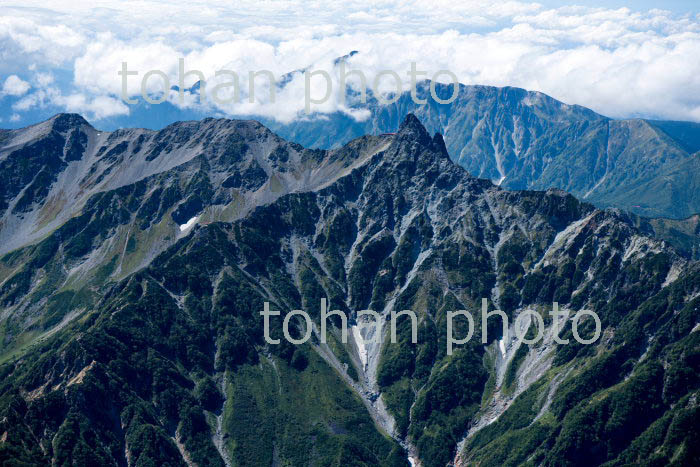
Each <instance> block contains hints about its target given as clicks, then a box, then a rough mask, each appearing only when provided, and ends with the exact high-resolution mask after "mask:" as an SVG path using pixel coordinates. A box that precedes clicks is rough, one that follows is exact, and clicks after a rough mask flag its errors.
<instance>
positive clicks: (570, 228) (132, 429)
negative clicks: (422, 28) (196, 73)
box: [0, 115, 700, 467]
mask: <svg viewBox="0 0 700 467" xmlns="http://www.w3.org/2000/svg"><path fill="white" fill-rule="evenodd" d="M65 119H68V120H70V122H72V123H71V124H70V125H67V126H68V127H69V128H68V129H65V130H64V131H61V130H60V129H56V128H55V127H56V125H57V123H56V122H59V123H58V126H59V128H60V127H61V123H60V122H61V121H63V120H65ZM70 122H69V123H70ZM44 127H50V128H51V130H50V131H48V132H47V133H46V134H49V135H51V134H52V132H55V133H58V134H59V135H61V136H60V138H63V139H64V143H63V145H60V144H57V146H56V147H57V148H58V147H59V146H60V147H61V148H63V149H62V152H60V153H56V154H54V153H53V152H51V153H52V154H54V155H55V157H56V160H60V161H61V162H60V163H59V162H56V163H55V165H56V167H58V168H57V169H56V170H55V172H58V173H59V174H63V173H67V172H66V171H67V170H75V172H72V173H80V174H81V176H73V177H68V178H66V180H67V181H66V182H65V183H62V182H61V181H60V180H61V177H64V175H58V176H56V178H55V179H54V181H53V182H52V183H49V184H48V186H49V188H46V189H45V190H44V191H45V192H46V193H58V192H60V191H61V190H63V191H64V192H66V193H72V195H71V196H72V197H73V199H76V200H79V199H84V201H83V202H81V203H79V204H76V205H75V206H73V205H72V204H70V203H67V204H66V205H65V206H63V207H61V208H60V209H58V208H57V209H54V211H52V214H51V215H50V216H48V218H47V222H49V223H51V222H54V223H55V224H52V225H54V227H53V229H52V230H50V233H48V235H47V236H44V237H41V236H42V234H44V231H41V230H40V229H41V226H40V225H38V224H37V223H36V221H35V219H36V218H38V214H31V213H34V212H41V210H42V209H44V208H43V206H44V205H46V204H47V203H49V202H50V199H51V196H50V195H39V196H38V197H35V198H33V199H34V201H33V202H32V203H30V204H28V205H27V206H29V207H30V209H29V210H27V211H25V215H24V217H21V216H20V215H19V214H18V213H16V212H15V210H14V208H13V206H16V205H17V204H18V202H17V201H16V200H17V199H18V197H20V196H22V195H20V194H19V193H20V192H26V191H27V190H26V189H25V188H24V187H26V186H28V184H30V183H31V181H26V180H29V177H24V178H22V180H24V181H20V182H16V183H15V185H14V186H19V187H21V188H19V189H16V188H13V189H12V190H10V189H6V191H5V193H6V194H5V198H4V199H5V200H6V202H7V205H8V207H7V208H6V211H5V217H4V218H3V219H12V222H13V224H12V225H16V226H21V229H24V230H22V231H23V232H27V236H28V237H31V235H35V237H31V238H35V239H37V241H36V242H34V243H31V244H27V245H24V246H22V247H21V248H20V249H17V250H13V251H11V252H9V253H7V254H6V255H5V256H3V257H2V259H0V273H2V276H0V280H2V282H1V283H0V298H1V299H2V303H3V316H2V319H3V339H4V341H3V345H4V348H3V357H2V358H3V360H4V363H3V365H2V367H0V368H1V371H2V376H3V378H2V380H3V382H2V386H0V387H1V389H0V393H1V394H2V398H1V399H0V411H1V416H0V419H1V421H0V435H1V438H0V439H1V441H0V452H2V453H3V457H4V458H8V459H14V460H16V461H23V462H28V463H46V462H57V463H61V464H62V463H90V462H92V463H99V464H102V465H104V464H119V465H141V464H148V463H155V464H165V463H168V464H170V465H176V464H177V465H182V464H190V465H194V464H197V465H305V464H307V463H309V461H311V462H312V463H315V464H317V465H407V463H408V461H409V460H410V462H412V463H413V464H416V465H424V466H441V467H442V466H445V465H447V464H456V465H465V464H468V463H480V464H482V465H503V464H520V463H528V462H529V463H533V464H546V465H562V464H581V463H586V464H587V465H590V464H591V463H593V464H602V463H605V462H611V463H613V464H624V463H639V462H641V461H649V460H651V461H654V462H659V463H669V462H677V463H681V464H682V463H692V462H693V461H694V460H697V459H698V455H699V454H698V451H697V446H698V443H697V441H698V431H697V427H696V426H695V425H696V424H695V423H694V422H693V421H694V420H695V418H696V417H697V410H698V409H697V395H698V394H697V393H698V385H699V384H700V381H698V365H700V358H699V357H698V356H699V355H700V353H699V350H700V349H699V348H698V344H699V343H700V341H699V339H700V333H698V332H697V330H698V326H697V323H698V321H699V316H698V315H699V313H698V307H699V306H700V270H698V267H697V265H696V264H695V263H693V262H689V261H688V260H687V259H685V258H684V257H682V256H680V255H679V254H677V253H676V251H675V250H674V248H673V247H671V246H669V245H668V244H667V243H665V242H664V241H661V240H657V239H654V238H652V237H649V236H647V235H645V234H644V233H643V232H644V230H639V229H638V226H639V223H638V222H635V221H634V219H633V218H631V217H630V216H627V215H624V214H621V213H619V212H616V211H600V210H597V209H595V208H594V207H593V206H592V205H589V204H586V203H582V202H580V201H578V200H576V198H574V197H573V196H571V195H569V194H566V193H564V192H562V191H557V190H550V191H547V192H537V191H507V190H505V189H503V188H502V187H499V186H497V185H495V184H494V183H492V182H491V181H488V180H484V179H479V178H476V177H473V176H471V175H470V174H469V173H468V172H467V171H465V170H464V169H463V168H461V167H459V166H458V165H456V164H455V163H453V162H452V160H451V159H450V157H449V154H448V150H447V147H446V144H445V141H444V140H443V137H442V136H441V135H439V134H436V135H434V136H431V135H430V134H429V133H428V132H427V131H426V129H425V128H424V127H423V126H422V124H421V123H420V122H419V121H418V119H417V118H416V117H415V116H413V115H409V116H407V117H406V118H405V119H404V120H403V122H402V123H401V125H400V128H399V130H398V133H397V134H396V135H388V136H379V137H363V138H360V139H357V140H354V141H352V142H351V143H349V144H348V145H346V146H344V147H342V148H339V149H337V150H332V151H321V150H307V149H304V148H302V147H300V146H298V145H294V144H290V143H287V142H285V141H284V140H281V139H280V138H278V137H276V136H275V135H274V134H272V133H271V132H270V131H269V130H267V129H265V128H264V127H262V126H261V125H260V124H257V123H254V122H235V121H228V120H205V121H202V122H187V123H182V124H177V125H173V126H171V127H168V128H166V129H165V130H163V131H162V132H158V133H154V132H146V131H144V130H123V131H119V132H115V133H111V134H105V133H100V134H98V133H99V132H97V131H96V130H93V129H91V128H89V127H88V126H86V125H85V124H84V122H82V121H80V120H79V119H77V117H66V116H63V117H59V118H57V119H55V120H54V121H52V122H47V123H46V124H45V125H44ZM44 127H41V128H44ZM76 128H77V130H76ZM24 131H25V132H27V131H29V130H24ZM32 131H34V132H35V133H36V131H38V130H32ZM42 131H43V130H42ZM76 131H80V132H81V133H84V134H86V135H87V136H86V138H82V137H80V138H78V140H85V139H86V140H87V143H85V146H84V147H85V151H83V153H82V155H81V157H77V156H76V157H75V159H76V160H72V159H73V158H69V157H67V152H66V150H65V147H66V145H67V144H68V143H67V141H69V140H70V139H71V136H70V135H72V134H73V133H75V132H76ZM24 134H25V133H17V134H14V133H13V134H11V135H10V136H8V138H9V139H8V140H9V141H10V143H8V147H11V148H13V150H12V151H9V150H3V153H2V154H3V155H2V158H1V159H0V161H3V162H4V161H7V160H11V159H12V158H13V157H14V158H15V159H13V160H21V159H19V156H17V155H16V154H15V153H16V151H19V150H22V148H23V147H24V146H22V144H23V142H24V141H28V140H30V139H31V138H28V137H25V136H22V138H24V139H22V138H20V135H24ZM26 134H28V133H26ZM43 134H45V133H42V135H43ZM53 138H57V139H58V138H59V137H58V136H54V137H53ZM44 139H45V137H44V136H42V137H41V138H39V139H38V141H43V140H44ZM91 141H99V143H94V142H91ZM32 144H37V143H32ZM41 144H43V143H41ZM103 147H104V149H102V148H103ZM115 148H120V149H115ZM47 152H50V151H48V150H47ZM13 154H15V156H13ZM108 154H109V155H108ZM68 159H71V160H68ZM41 161H42V163H43V161H44V159H41ZM71 167H76V169H71ZM92 167H95V169H94V170H91V169H90V168H92ZM78 169H80V170H78ZM39 170H41V169H39ZM71 181H72V183H74V184H78V185H79V187H80V188H75V187H73V186H72V184H71V183H70V182H71ZM129 181H131V182H129ZM15 192H16V193H15ZM13 193H15V194H14V195H13ZM81 196H82V197H84V198H80V197H81ZM6 225H9V224H6ZM3 228H5V227H3ZM17 228H20V227H17ZM7 235H8V238H10V237H11V238H14V235H13V234H7ZM39 238H43V239H41V240H38V239H39ZM321 299H326V300H327V301H328V303H329V305H330V308H331V309H338V310H342V311H345V312H346V313H347V316H348V318H349V320H348V321H349V322H348V326H349V327H350V332H349V335H350V338H349V340H348V342H347V343H343V342H342V337H341V330H340V327H341V323H340V321H339V320H335V321H334V322H333V325H332V326H331V328H330V335H329V338H328V341H327V342H325V343H323V342H322V341H321V339H320V336H319V331H320V309H319V307H320V303H321ZM482 299H486V300H487V302H488V304H489V309H494V308H500V309H501V310H503V311H504V312H505V313H506V314H507V315H508V316H509V318H511V320H510V322H511V327H510V329H509V330H508V332H507V333H506V334H505V335H503V333H502V330H501V326H500V323H499V322H498V321H497V320H495V319H493V320H491V321H489V322H488V325H487V331H488V336H489V339H488V342H487V343H486V344H485V345H484V344H481V343H480V342H479V337H480V336H481V332H482V323H481V321H480V319H476V320H475V328H474V336H476V337H475V338H473V339H471V340H470V341H469V342H468V343H467V344H465V345H461V346H458V347H457V348H456V351H455V352H454V353H453V354H451V355H448V354H447V352H446V339H447V336H446V319H447V318H446V317H447V312H448V311H454V310H469V311H472V312H473V314H474V315H475V316H477V317H478V312H479V309H480V307H481V305H482ZM265 301H267V302H270V304H271V305H270V307H271V308H272V309H273V310H280V311H281V312H282V314H283V315H284V314H285V313H286V312H288V311H290V310H294V309H302V310H305V311H307V312H308V313H309V314H310V315H311V317H312V321H313V324H312V337H311V339H310V340H309V341H308V342H307V343H306V344H303V345H300V346H295V345H293V344H290V343H288V342H287V341H286V340H285V339H284V338H283V337H282V329H281V327H282V318H281V317H280V318H279V319H272V320H271V323H272V330H271V332H272V336H273V337H276V338H280V340H281V342H280V344H277V345H273V344H268V343H266V342H265V340H264V339H263V321H262V318H261V317H260V315H259V312H260V311H261V310H262V309H263V302H265ZM553 302H557V303H558V306H559V308H560V309H561V310H562V311H563V313H564V317H563V318H561V321H560V322H559V324H560V325H561V328H562V331H561V333H560V335H561V337H562V338H568V339H569V340H570V344H569V345H561V344H556V343H555V342H554V341H553V335H552V332H551V329H552V327H551V324H552V319H551V317H550V316H549V311H550V310H551V307H552V303H553ZM363 309H372V310H375V311H377V312H378V313H379V314H380V315H381V316H382V318H383V319H382V320H380V326H379V331H380V332H379V334H380V335H381V336H383V338H384V342H383V343H381V344H377V343H374V342H371V341H368V340H366V339H364V338H363V337H371V336H372V333H376V329H374V328H373V326H369V327H367V326H364V324H366V323H363V321H358V319H357V312H358V311H359V310H363ZM408 309H410V310H413V311H414V312H415V313H416V314H417V316H418V340H417V343H412V342H411V326H410V320H409V319H408V318H402V319H399V320H398V323H397V338H398V339H397V343H390V342H387V341H388V340H389V339H388V337H389V335H390V325H389V321H387V320H388V319H389V318H390V316H391V311H392V310H396V311H400V310H408ZM582 309H589V310H593V311H595V312H596V313H597V314H598V316H599V317H600V321H601V329H602V334H601V338H600V339H599V340H598V341H596V342H595V343H594V344H593V345H581V344H576V343H575V342H574V340H573V335H572V331H573V330H572V325H571V321H572V318H573V315H574V313H575V312H577V311H579V310H582ZM525 310H533V311H535V312H536V313H538V314H540V315H541V316H542V317H543V322H544V323H545V325H546V326H545V328H546V329H545V332H544V336H543V339H542V340H541V341H540V342H538V343H536V344H525V343H523V342H521V341H520V340H519V339H517V338H515V336H516V333H515V331H516V329H515V326H516V324H514V323H515V318H517V317H518V316H521V315H523V316H525V315H524V314H523V313H524V311H525ZM518 323H519V324H518V326H520V328H519V329H518V331H522V332H523V333H525V334H527V335H531V334H532V333H534V332H535V326H534V325H533V319H532V318H531V317H530V318H528V319H520V320H519V321H518ZM593 325H594V323H593V320H591V319H587V320H583V321H582V323H581V324H580V326H579V329H580V331H581V332H582V333H583V334H585V335H586V336H589V335H590V334H591V333H592V331H593V328H594V326H593ZM304 328H305V325H304V322H303V321H302V320H299V321H295V320H292V334H293V335H294V336H295V337H299V336H301V335H303V332H304ZM465 331H466V326H465V322H464V321H459V322H458V323H457V324H456V329H455V334H456V335H460V336H461V335H464V333H465Z"/></svg>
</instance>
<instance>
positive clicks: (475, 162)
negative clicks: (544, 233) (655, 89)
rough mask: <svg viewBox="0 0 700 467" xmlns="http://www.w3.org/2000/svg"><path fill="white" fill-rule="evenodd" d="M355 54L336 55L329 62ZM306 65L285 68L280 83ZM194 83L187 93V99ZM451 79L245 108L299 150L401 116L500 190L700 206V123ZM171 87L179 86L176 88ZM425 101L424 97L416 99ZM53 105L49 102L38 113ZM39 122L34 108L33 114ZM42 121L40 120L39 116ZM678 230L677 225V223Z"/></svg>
mask: <svg viewBox="0 0 700 467" xmlns="http://www.w3.org/2000/svg"><path fill="white" fill-rule="evenodd" d="M352 55H353V53H351V54H348V55H346V56H343V57H339V58H338V59H337V60H336V64H337V63H339V62H340V61H342V60H346V59H348V58H349V57H350V56H352ZM304 71H305V69H302V70H297V71H294V72H291V73H287V74H286V75H283V76H282V77H281V78H280V80H279V81H278V88H279V89H280V90H281V89H284V87H285V86H286V85H287V84H288V83H289V82H290V81H291V80H292V79H293V78H295V77H297V76H298V75H300V74H301V73H303V72H304ZM198 84H199V83H196V84H195V85H194V86H192V87H190V88H188V89H186V90H185V92H186V93H188V94H191V95H192V96H195V97H196V95H197V94H198V93H199V86H198ZM431 84H432V86H434V88H435V94H436V95H437V96H438V97H440V98H441V99H442V100H448V99H449V98H450V97H451V96H452V94H453V87H452V85H444V84H441V83H431V82H430V81H422V82H419V83H417V86H416V90H415V97H416V98H415V99H414V98H413V97H412V95H411V92H409V91H404V92H403V93H402V94H400V95H399V96H391V97H393V98H396V101H395V102H393V103H391V104H383V103H381V102H379V101H378V100H377V99H376V98H375V97H374V95H373V93H372V92H371V90H367V91H366V95H367V99H366V102H360V100H359V98H360V94H359V93H358V92H356V91H354V90H352V89H350V88H348V91H347V93H346V95H347V97H346V100H347V102H348V103H349V105H350V107H351V108H352V109H353V110H356V111H359V110H362V111H364V112H365V113H366V114H367V117H366V118H365V119H364V120H357V119H355V118H353V117H351V116H349V115H348V114H346V113H343V112H340V111H338V112H334V113H330V114H325V113H324V114H312V115H300V116H299V118H297V119H295V120H293V121H291V122H286V121H285V122H281V121H278V120H276V119H275V118H272V117H269V116H267V117H261V116H256V115H250V116H248V117H246V118H255V119H258V120H260V121H261V122H262V123H263V124H265V125H266V126H267V127H268V128H270V129H272V130H273V131H274V132H275V133H277V134H278V135H280V136H281V137H283V138H285V139H287V140H289V141H295V142H297V143H299V144H301V145H303V146H304V147H307V148H319V149H330V148H334V147H340V146H342V145H344V144H345V143H347V142H349V141H350V140H352V139H354V138H358V137H360V136H363V135H366V134H381V133H391V132H395V131H396V129H397V128H398V127H399V124H400V123H401V121H402V120H403V118H404V117H405V116H406V115H407V114H408V113H413V114H415V115H416V116H418V118H419V119H420V120H421V121H422V122H423V124H424V125H425V126H426V128H427V129H428V131H429V132H431V133H434V132H439V133H441V134H442V135H443V136H444V139H445V144H446V146H447V149H448V152H449V153H450V156H451V157H452V158H453V160H454V161H455V162H457V163H458V164H459V165H461V166H462V167H464V168H465V169H467V171H468V172H469V173H471V174H472V175H474V176H477V177H482V178H488V179H491V180H493V181H494V182H495V183H497V184H499V183H500V184H501V185H502V186H503V187H504V188H509V189H516V190H522V189H533V190H546V189H548V188H558V189H561V190H565V191H567V192H569V193H572V194H573V195H575V196H577V197H578V198H579V199H582V200H585V201H587V202H590V203H592V204H594V205H595V206H597V207H599V208H607V207H617V208H621V209H625V210H627V211H630V212H632V213H635V214H637V215H641V216H645V217H664V218H673V219H677V220H684V219H687V218H689V217H691V216H693V215H695V214H698V213H700V182H699V181H698V177H699V175H698V174H700V152H699V151H700V123H695V122H679V121H660V120H648V119H612V118H608V117H605V116H603V115H600V114H598V113H596V112H594V111H592V110H590V109H587V108H585V107H582V106H579V105H568V104H565V103H563V102H560V101H558V100H556V99H554V98H552V97H550V96H547V95H546V94H543V93H541V92H534V91H526V90H524V89H520V88H514V87H502V88H499V87H492V86H479V85H462V84H460V85H459V88H458V92H457V97H456V99H455V100H454V101H453V102H451V103H449V104H439V103H437V102H436V101H435V99H433V98H432V97H431V93H430V87H431ZM174 90H176V91H177V90H179V88H177V87H175V88H174ZM420 101H425V103H419V102H420ZM51 111H54V112H55V111H57V110H56V109H53V108H46V109H43V110H42V112H43V114H42V115H45V114H46V112H51ZM212 112H213V113H217V112H216V111H215V109H214V110H212V109H207V108H206V107H197V106H194V107H192V106H190V107H187V108H179V107H177V106H175V105H173V104H171V103H169V102H164V103H162V104H158V105H151V104H147V103H145V102H144V101H142V100H139V103H138V104H137V105H132V106H130V107H129V115H124V116H117V117H111V118H106V119H103V120H100V121H99V122H98V124H99V126H100V127H102V128H105V129H107V130H109V129H116V128H121V127H127V126H139V125H141V126H144V127H147V128H152V129H156V130H159V129H162V128H164V127H165V126H167V125H168V124H171V123H174V122H177V121H184V120H191V119H202V118H204V117H206V116H207V114H208V113H209V114H211V113H212ZM32 117H33V118H34V121H38V120H39V119H40V118H39V114H36V115H35V114H32ZM43 118H46V117H43ZM681 230H683V229H681Z"/></svg>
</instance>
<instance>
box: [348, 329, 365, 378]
mask: <svg viewBox="0 0 700 467" xmlns="http://www.w3.org/2000/svg"><path fill="white" fill-rule="evenodd" d="M351 329H352V337H353V338H354V339H355V344H356V345H357V354H358V356H359V357H360V362H362V367H363V368H367V346H366V345H365V338H364V337H363V336H362V332H361V331H362V330H361V328H360V326H358V325H357V324H356V325H355V326H353V327H352V328H351Z"/></svg>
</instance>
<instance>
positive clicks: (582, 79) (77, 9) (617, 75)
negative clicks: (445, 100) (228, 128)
mask: <svg viewBox="0 0 700 467" xmlns="http://www.w3.org/2000/svg"><path fill="white" fill-rule="evenodd" d="M44 5H45V2H35V1H23V2H22V5H21V6H20V5H16V6H11V5H10V6H8V5H6V6H4V7H1V8H0V58H1V59H2V60H0V82H2V83H3V85H2V95H1V96H0V99H11V98H12V99H14V100H13V101H12V104H11V105H12V111H13V113H15V114H17V115H22V113H23V112H26V111H28V110H31V109H35V108H41V107H42V106H44V107H46V106H53V107H58V108H62V109H65V110H68V111H76V112H81V113H85V114H87V115H88V116H90V117H91V118H93V119H97V120H99V119H102V118H107V117H110V116H114V115H126V114H128V113H129V111H130V108H129V106H128V105H126V104H125V103H123V102H122V101H121V99H120V98H119V96H120V93H121V87H122V82H121V77H119V76H118V75H117V71H118V70H120V69H121V63H122V62H123V61H126V62H127V63H128V65H129V69H130V70H135V71H138V72H139V75H138V76H137V77H130V78H129V87H128V91H129V94H130V95H137V94H139V93H140V91H141V78H142V77H143V75H144V74H145V73H146V72H147V71H149V70H152V69H158V70H162V71H163V72H165V73H166V74H167V75H168V77H169V80H170V83H171V84H178V79H177V73H178V59H179V58H180V57H182V58H184V59H185V65H186V68H187V69H197V70H201V71H202V72H203V73H204V74H205V76H206V79H207V84H208V90H211V89H212V87H213V86H214V85H215V84H216V83H217V82H220V81H221V80H220V79H219V80H217V78H215V77H214V73H215V72H216V71H217V70H221V69H228V70H233V71H235V72H237V73H238V74H239V77H240V88H241V89H242V98H243V99H244V102H240V103H238V104H226V105H214V104H212V103H211V101H210V102H209V103H208V105H209V107H207V109H208V111H209V112H210V113H215V114H225V115H243V114H248V115H249V114H261V115H265V116H273V117H275V118H278V119H280V120H291V119H294V118H298V117H301V116H303V115H304V86H305V83H304V77H303V76H302V75H301V74H298V75H295V77H294V79H293V80H292V82H291V83H289V84H288V85H287V86H286V87H285V88H284V90H283V91H281V92H279V93H277V95H276V100H275V102H274V103H273V102H271V101H270V99H269V97H268V95H269V94H268V93H267V92H266V89H267V87H266V86H267V84H266V83H265V82H264V81H265V80H264V79H262V78H261V79H260V80H259V81H260V82H259V83H258V86H257V87H256V93H255V98H256V100H255V102H253V103H250V102H248V101H247V89H248V72H249V71H257V70H269V71H271V72H272V73H273V74H274V75H275V76H276V77H281V76H282V75H284V74H285V73H287V72H289V71H292V70H298V69H301V68H305V67H311V68H312V69H323V70H327V71H328V72H329V73H331V75H332V76H333V79H334V85H335V86H334V88H335V89H337V88H338V87H337V78H338V69H337V66H335V65H334V59H335V58H337V57H338V56H341V55H344V54H346V53H348V52H350V51H351V50H357V51H359V53H358V54H357V55H354V56H353V57H351V58H350V59H349V60H348V67H349V68H351V69H357V70H361V71H362V72H363V73H364V74H365V76H366V77H367V79H368V81H369V82H370V83H371V82H372V81H373V80H374V78H375V77H376V76H377V74H378V73H379V72H380V71H382V70H393V71H395V72H397V73H398V74H399V75H400V77H401V78H402V80H403V83H402V86H403V89H404V90H406V89H408V86H409V75H408V74H407V71H408V70H410V67H411V63H412V62H415V63H416V65H417V67H418V69H419V70H422V71H426V72H427V73H428V74H427V75H426V77H428V78H429V77H431V76H433V75H434V74H435V73H436V72H438V71H439V70H450V71H451V72H453V73H454V74H455V75H456V76H457V77H458V79H459V81H460V82H462V83H465V84H486V85H495V86H506V85H509V86H518V87H523V88H526V89H529V90H535V91H541V92H544V93H546V94H549V95H551V96H553V97H555V98H557V99H560V100H563V101H564V102H567V103H570V104H580V105H584V106H586V107H590V108H592V109H594V110H596V111H598V112H600V113H603V114H605V115H609V116H612V117H636V116H642V117H652V118H665V119H681V120H694V121H700V60H698V57H700V15H699V14H697V12H694V13H692V14H686V15H684V16H679V15H674V14H671V13H670V12H665V11H661V10H651V11H645V12H635V11H631V10H629V9H626V8H622V9H616V10H613V9H601V8H599V9H593V8H583V7H573V6H571V7H561V8H557V9H547V8H545V7H542V6H541V5H538V4H536V3H527V2H516V1H510V2H491V1H480V0H477V1H463V2H455V1H452V0H450V1H446V0H438V1H434V0H431V1H427V0H426V1H423V0H417V1H411V2H398V1H380V2H376V3H375V4H374V6H372V7H367V6H364V5H361V4H360V3H359V2H353V1H350V2H347V1H344V2H327V1H323V2H321V1H318V2H294V1H292V2H287V1H285V2H281V1H277V0H272V1H267V2H248V1H243V2H236V3H235V6H234V5H233V4H232V3H230V2H212V1H206V2H204V1H189V2H186V3H184V4H181V5H172V4H171V3H170V2H160V1H153V0H143V1H139V2H128V3H122V2H115V1H90V2H84V1H66V2H62V3H61V4H60V5H55V6H52V7H51V8H52V9H47V8H46V7H45V6H44ZM441 80H442V81H449V78H448V77H447V76H446V75H443V76H442V79H441ZM147 84H148V86H147V89H148V90H149V91H150V92H153V93H157V92H159V91H160V90H161V89H162V86H163V84H162V82H161V80H160V79H159V78H158V77H152V78H151V79H150V80H149V81H148V83H147ZM186 84H187V85H191V84H192V80H190V81H188V82H187V83H186ZM312 84H313V85H314V86H313V87H314V89H313V91H312V96H314V95H315V96H318V95H322V94H323V93H324V90H325V83H324V82H323V81H322V79H321V78H320V77H317V78H316V79H314V80H313V81H312ZM394 87H395V84H394V83H393V81H392V80H391V79H388V78H386V77H385V79H383V80H381V81H380V89H383V90H392V89H394ZM336 97H337V93H333V95H332V98H331V99H330V100H329V101H328V102H326V103H325V104H323V105H322V106H318V107H314V109H313V110H315V111H317V112H332V111H336V110H340V111H346V112H350V111H349V110H348V109H347V108H346V107H345V106H344V105H343V104H342V102H340V101H339V99H337V98H336ZM168 98H169V100H171V101H172V102H173V103H175V104H176V105H179V106H193V105H197V104H196V103H194V102H192V100H191V99H189V100H186V101H185V103H179V101H178V99H177V93H176V92H171V93H170V95H169V97H168ZM357 116H358V117H361V115H360V114H358V115H357Z"/></svg>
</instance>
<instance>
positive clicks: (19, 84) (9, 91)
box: [2, 75, 31, 96]
mask: <svg viewBox="0 0 700 467" xmlns="http://www.w3.org/2000/svg"><path fill="white" fill-rule="evenodd" d="M30 87H31V86H30V85H29V83H27V82H26V81H24V80H22V78H20V77H19V76H17V75H10V76H8V77H7V79H6V80H5V83H4V84H3V85H2V93H3V94H5V95H7V96H21V95H24V94H26V92H27V91H29V88H30Z"/></svg>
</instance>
